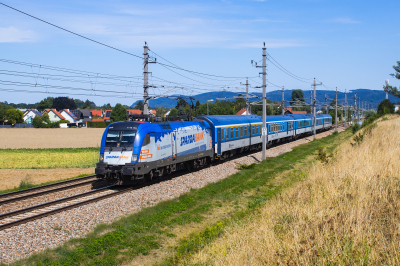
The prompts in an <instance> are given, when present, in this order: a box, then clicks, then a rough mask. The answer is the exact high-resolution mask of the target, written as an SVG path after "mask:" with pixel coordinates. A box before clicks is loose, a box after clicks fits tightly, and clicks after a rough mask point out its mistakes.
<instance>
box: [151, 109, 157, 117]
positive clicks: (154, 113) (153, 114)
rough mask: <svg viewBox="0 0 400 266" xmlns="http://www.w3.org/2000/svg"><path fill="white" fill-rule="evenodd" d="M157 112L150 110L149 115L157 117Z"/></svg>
mask: <svg viewBox="0 0 400 266" xmlns="http://www.w3.org/2000/svg"><path fill="white" fill-rule="evenodd" d="M156 113H157V111H156V110H150V111H149V115H151V116H156Z"/></svg>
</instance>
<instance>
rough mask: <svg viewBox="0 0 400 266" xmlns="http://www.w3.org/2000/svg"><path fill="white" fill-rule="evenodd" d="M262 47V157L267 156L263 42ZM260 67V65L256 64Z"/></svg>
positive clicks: (265, 53)
mask: <svg viewBox="0 0 400 266" xmlns="http://www.w3.org/2000/svg"><path fill="white" fill-rule="evenodd" d="M262 49H263V55H262V56H263V59H262V60H263V65H262V72H261V73H260V74H262V75H263V85H262V87H263V98H262V107H263V109H262V137H261V138H262V159H263V160H265V159H266V158H267V150H266V148H267V140H266V138H267V48H265V43H264V47H263V48H262ZM256 67H260V66H256Z"/></svg>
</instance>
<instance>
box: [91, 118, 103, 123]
mask: <svg viewBox="0 0 400 266" xmlns="http://www.w3.org/2000/svg"><path fill="white" fill-rule="evenodd" d="M104 121H105V119H104V118H92V122H104Z"/></svg>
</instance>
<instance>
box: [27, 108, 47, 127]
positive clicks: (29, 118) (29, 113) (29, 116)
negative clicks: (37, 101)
mask: <svg viewBox="0 0 400 266" xmlns="http://www.w3.org/2000/svg"><path fill="white" fill-rule="evenodd" d="M36 116H39V117H42V113H40V112H39V111H38V110H36V109H28V110H26V111H25V113H24V116H23V119H24V122H25V123H26V124H32V122H33V118H35V117H36Z"/></svg>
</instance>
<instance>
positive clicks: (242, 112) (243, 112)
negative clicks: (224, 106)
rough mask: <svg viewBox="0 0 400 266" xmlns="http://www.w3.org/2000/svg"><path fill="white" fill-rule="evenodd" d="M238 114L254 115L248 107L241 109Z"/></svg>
mask: <svg viewBox="0 0 400 266" xmlns="http://www.w3.org/2000/svg"><path fill="white" fill-rule="evenodd" d="M236 115H252V113H251V112H250V111H249V112H247V110H246V108H243V109H241V110H239V112H237V113H236Z"/></svg>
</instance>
